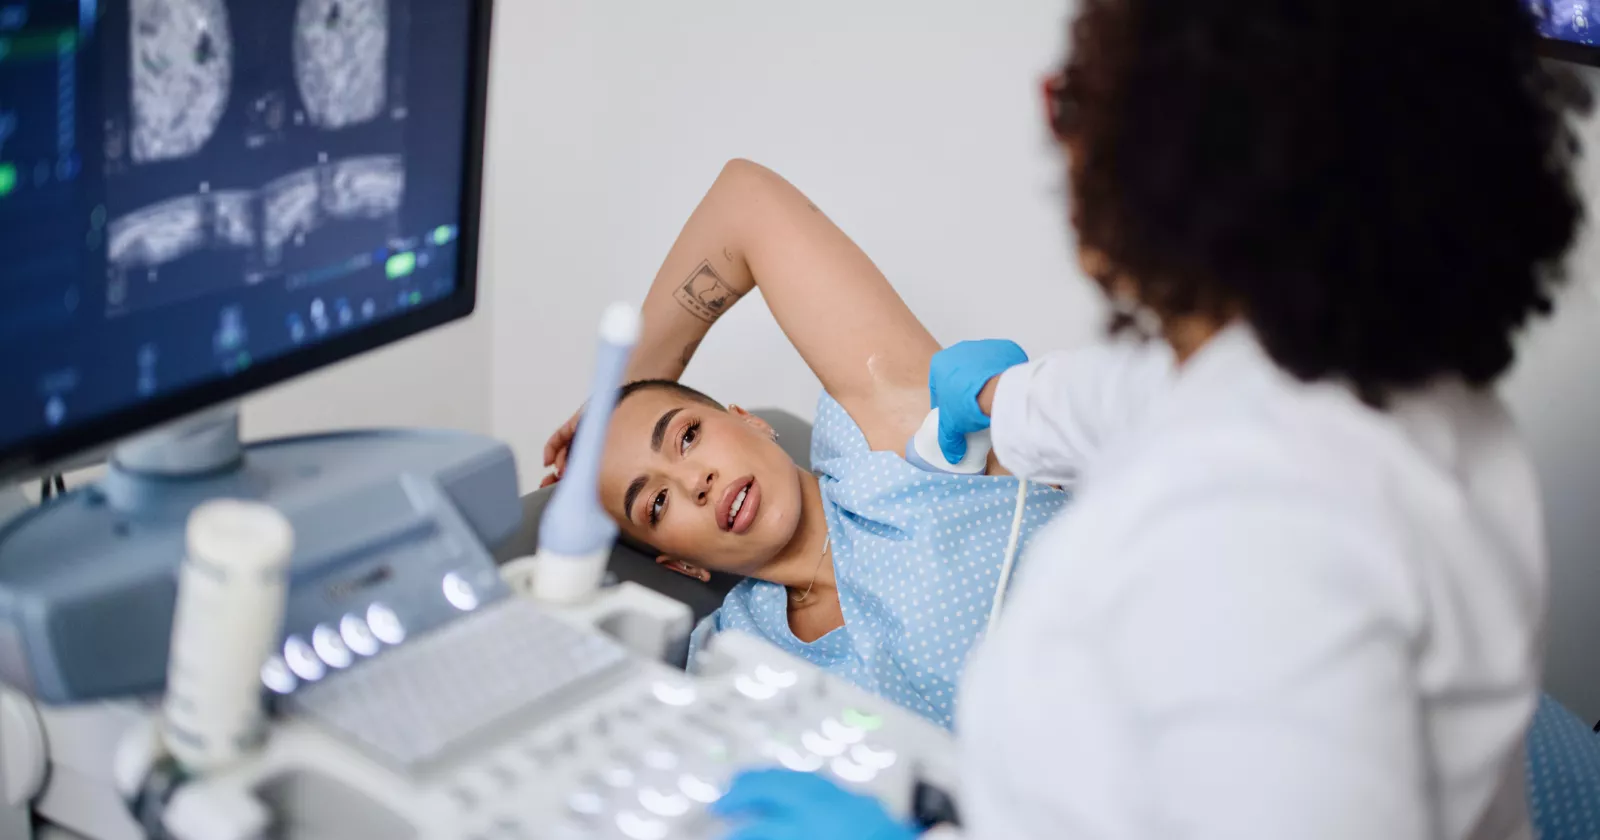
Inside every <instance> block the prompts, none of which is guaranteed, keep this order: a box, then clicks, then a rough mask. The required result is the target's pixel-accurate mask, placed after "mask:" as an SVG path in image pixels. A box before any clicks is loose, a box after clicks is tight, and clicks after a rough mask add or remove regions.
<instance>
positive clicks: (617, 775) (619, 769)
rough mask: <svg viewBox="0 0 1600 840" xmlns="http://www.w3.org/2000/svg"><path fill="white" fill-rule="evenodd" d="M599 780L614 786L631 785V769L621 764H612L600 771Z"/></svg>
mask: <svg viewBox="0 0 1600 840" xmlns="http://www.w3.org/2000/svg"><path fill="white" fill-rule="evenodd" d="M600 781H602V782H605V783H606V784H608V785H610V786H611V787H614V788H626V787H633V771H632V770H630V769H628V767H627V766H626V765H623V764H613V765H611V766H610V767H607V768H606V769H604V770H602V771H600Z"/></svg>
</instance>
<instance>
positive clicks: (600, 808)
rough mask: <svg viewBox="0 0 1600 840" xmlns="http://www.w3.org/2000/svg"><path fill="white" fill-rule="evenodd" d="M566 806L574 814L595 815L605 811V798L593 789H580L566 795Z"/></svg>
mask: <svg viewBox="0 0 1600 840" xmlns="http://www.w3.org/2000/svg"><path fill="white" fill-rule="evenodd" d="M567 807H568V808H571V809H572V812H573V813H575V814H582V815H584V816H586V817H596V816H599V815H600V814H603V813H605V810H606V799H605V797H603V796H601V795H600V794H599V793H597V792H595V791H592V790H588V789H582V790H578V791H574V792H573V794H572V795H571V796H569V797H567Z"/></svg>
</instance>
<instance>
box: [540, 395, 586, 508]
mask: <svg viewBox="0 0 1600 840" xmlns="http://www.w3.org/2000/svg"><path fill="white" fill-rule="evenodd" d="M582 416H583V409H581V408H580V409H578V410H577V411H576V412H574V413H573V415H572V419H570V420H568V421H567V422H565V423H562V424H561V428H559V429H556V433H555V434H553V435H551V436H550V439H549V440H548V441H546V442H545V444H544V465H545V466H546V467H553V468H555V471H554V472H552V473H550V474H549V475H547V476H545V477H544V480H543V481H541V482H539V486H540V487H541V488H544V487H549V486H550V485H552V484H555V483H556V482H557V481H560V480H561V476H562V474H563V473H565V472H566V470H567V452H568V451H570V450H571V449H572V436H573V435H575V434H577V433H578V418H579V417H582Z"/></svg>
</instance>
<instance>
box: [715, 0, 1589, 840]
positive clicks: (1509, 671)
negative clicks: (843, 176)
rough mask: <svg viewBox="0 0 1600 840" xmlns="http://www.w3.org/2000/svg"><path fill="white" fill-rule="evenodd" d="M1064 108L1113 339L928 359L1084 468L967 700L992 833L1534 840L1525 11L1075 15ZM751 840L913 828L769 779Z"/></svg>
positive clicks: (1561, 87) (1065, 462)
mask: <svg viewBox="0 0 1600 840" xmlns="http://www.w3.org/2000/svg"><path fill="white" fill-rule="evenodd" d="M1080 6H1081V8H1080V11H1079V13H1078V16H1077V19H1076V22H1075V24H1074V26H1073V29H1072V39H1071V41H1072V44H1071V55H1070V57H1069V58H1068V59H1067V61H1066V62H1065V66H1064V68H1063V69H1062V72H1061V73H1060V74H1058V75H1057V76H1055V77H1054V78H1052V80H1051V81H1050V82H1047V83H1046V85H1045V91H1046V102H1047V104H1048V107H1049V112H1050V119H1051V125H1052V127H1053V128H1054V129H1055V132H1056V135H1057V137H1058V138H1059V140H1060V143H1061V148H1062V152H1063V158H1064V161H1065V163H1066V169H1067V181H1068V183H1069V185H1070V196H1071V210H1070V216H1071V221H1072V225H1073V227H1074V228H1075V229H1076V233H1077V241H1078V244H1079V248H1080V252H1081V256H1082V262H1083V265H1084V268H1085V269H1086V271H1087V272H1088V273H1089V274H1090V275H1091V276H1092V277H1093V279H1094V280H1095V281H1096V282H1097V283H1098V285H1099V286H1100V287H1101V288H1102V289H1103V290H1104V291H1105V293H1106V295H1107V296H1108V297H1109V299H1110V300H1111V302H1112V304H1113V307H1112V308H1113V311H1114V312H1115V313H1116V319H1115V324H1114V326H1115V327H1116V331H1117V332H1118V333H1121V335H1120V336H1118V337H1117V338H1114V339H1113V340H1111V341H1109V342H1108V343H1106V344H1105V345H1104V346H1102V347H1098V348H1095V349H1092V350H1088V351H1080V352H1072V353H1064V354H1059V355H1053V356H1049V357H1045V358H1041V359H1039V360H1036V361H1033V362H1031V363H1023V364H1017V362H1018V361H1020V360H1021V358H1022V356H1021V353H1020V350H1019V349H1018V348H1016V347H1015V346H1013V345H1009V344H1007V343H1004V342H977V343H968V344H962V345H957V346H955V347H953V348H950V349H948V350H945V351H943V352H942V353H940V354H939V355H937V356H935V357H934V360H933V363H932V372H931V377H930V378H931V386H932V391H933V400H934V404H935V405H936V406H937V407H938V408H939V410H940V417H941V423H942V424H943V428H942V429H941V444H942V445H943V446H944V448H945V450H946V451H945V455H946V457H949V458H951V459H954V458H955V457H957V456H959V455H960V454H961V450H962V446H963V441H962V436H963V435H964V434H966V433H969V432H972V431H975V430H978V429H981V428H986V427H989V426H990V424H991V421H992V433H993V440H994V444H995V452H996V454H998V456H999V458H1000V461H1001V463H1002V464H1003V465H1004V466H1006V467H1007V468H1009V469H1010V470H1011V471H1013V472H1015V473H1017V474H1019V475H1023V476H1027V477H1030V478H1036V479H1040V480H1045V481H1071V482H1072V484H1073V486H1074V487H1075V488H1076V489H1077V498H1076V501H1075V503H1074V504H1073V505H1072V506H1071V507H1070V508H1069V509H1067V510H1066V511H1065V512H1064V513H1063V514H1061V516H1060V518H1059V519H1058V520H1057V521H1056V522H1055V523H1054V524H1053V525H1051V526H1049V528H1047V529H1046V530H1045V531H1044V532H1043V533H1042V534H1041V535H1040V536H1039V537H1038V538H1037V539H1036V540H1035V542H1034V545H1033V547H1032V549H1031V550H1030V551H1029V553H1028V560H1027V563H1026V565H1025V566H1024V567H1023V571H1022V573H1021V576H1020V577H1019V579H1018V581H1017V583H1016V586H1015V588H1014V589H1013V591H1012V596H1011V599H1010V602H1009V606H1008V607H1007V612H1006V614H1005V615H1004V617H1003V618H1002V620H1001V622H1000V625H999V627H998V629H997V630H996V632H995V633H994V634H993V635H992V636H991V637H990V638H988V639H987V640H986V641H985V642H984V644H983V646H982V648H981V649H980V650H979V651H978V653H977V654H976V656H975V658H974V660H973V662H972V664H971V665H970V667H969V668H968V670H967V673H966V675H965V678H964V680H963V688H962V694H961V698H960V702H959V704H958V709H957V732H958V734H959V736H960V738H961V741H962V748H963V750H964V755H963V761H962V767H963V769H964V782H965V784H964V786H963V790H962V791H961V793H962V802H961V804H962V810H963V813H964V816H965V823H966V825H965V827H964V828H963V829H962V831H963V832H964V834H965V835H966V836H968V837H973V838H978V840H1045V838H1049V840H1057V839H1058V838H1059V840H1082V839H1084V838H1146V839H1147V840H1183V839H1184V838H1208V840H1253V838H1259V839H1260V840H1288V838H1294V840H1319V839H1321V838H1325V839H1326V840H1335V839H1336V838H1337V840H1377V838H1407V839H1408V840H1410V839H1412V838H1414V839H1415V840H1423V839H1424V838H1427V840H1510V839H1511V838H1527V837H1531V836H1532V834H1531V828H1530V825H1529V813H1528V811H1529V809H1528V806H1527V800H1526V796H1525V792H1524V781H1523V779H1524V771H1523V759H1522V755H1521V745H1522V744H1523V736H1524V732H1525V730H1526V727H1527V725H1528V721H1529V719H1530V717H1531V716H1532V714H1533V712H1534V708H1535V704H1536V702H1537V698H1538V690H1539V683H1540V659H1541V653H1542V650H1541V636H1542V632H1543V627H1544V623H1545V602H1546V598H1545V587H1546V580H1547V575H1546V562H1547V561H1546V554H1545V544H1544V538H1543V523H1542V517H1541V511H1540V503H1539V499H1538V494H1537V489H1536V484H1535V480H1534V475H1533V471H1532V468H1531V466H1530V463H1529V460H1528V457H1527V456H1526V454H1525V452H1524V448H1523V445H1522V443H1521V441H1520V440H1519V439H1518V436H1517V433H1516V430H1515V428H1514V427H1513V424H1512V421H1511V418H1510V417H1509V416H1508V414H1507V411H1506V409H1505V407H1504V406H1503V405H1502V403H1501V402H1500V400H1499V399H1498V398H1497V397H1496V395H1495V393H1494V391H1493V386H1494V385H1495V383H1496V381H1497V380H1498V379H1499V378H1500V377H1501V376H1502V375H1503V374H1504V373H1505V372H1506V371H1507V370H1508V369H1509V368H1510V367H1511V366H1512V363H1513V361H1514V359H1515V347H1516V337H1517V333H1518V332H1519V331H1520V330H1521V329H1522V328H1523V327H1524V326H1525V325H1526V324H1527V323H1528V322H1529V321H1530V319H1532V318H1533V317H1535V316H1538V315H1542V314H1546V313H1548V312H1549V311H1550V310H1551V308H1552V305H1553V301H1554V300H1555V293H1556V290H1557V286H1558V284H1559V281H1560V279H1561V266H1562V261H1563V257H1564V255H1565V253H1566V252H1567V250H1568V248H1569V246H1570V245H1571V244H1572V242H1573V239H1574V235H1575V231H1576V230H1577V228H1578V226H1579V224H1580V222H1581V220H1582V216H1583V208H1582V205H1581V202H1580V199H1579V197H1578V195H1577V192H1576V188H1575V186H1574V183H1573V177H1572V171H1571V170H1572V164H1573V160H1574V158H1575V156H1576V154H1577V148H1576V141H1575V140H1574V136H1573V134H1572V132H1571V130H1570V128H1569V120H1570V119H1571V117H1572V116H1573V114H1574V113H1575V112H1576V111H1578V110H1581V109H1583V108H1586V107H1587V101H1586V96H1585V95H1584V94H1583V92H1582V91H1581V89H1579V88H1576V87H1575V86H1574V85H1572V84H1570V83H1569V82H1568V81H1566V80H1564V79H1563V78H1560V77H1559V76H1558V73H1557V71H1554V70H1552V69H1550V68H1549V67H1546V66H1543V65H1542V64H1541V63H1540V60H1539V59H1538V58H1537V56H1536V55H1535V34H1534V26H1533V23H1532V21H1531V20H1530V18H1529V16H1528V14H1527V12H1526V11H1525V9H1524V7H1523V6H1522V4H1521V3H1520V2H1519V0H1383V2H1358V1H1357V0H1081V3H1080ZM717 808H718V810H719V811H720V812H721V813H723V814H724V815H726V816H728V817H729V818H730V819H732V820H734V821H736V822H737V823H739V825H740V826H741V827H740V828H739V829H738V830H737V831H736V833H735V834H734V836H735V837H739V838H751V840H755V838H812V837H816V838H821V837H827V838H830V840H893V839H895V838H907V837H912V836H914V835H916V834H917V832H918V831H920V830H921V829H920V828H919V827H912V826H905V825H899V824H896V823H894V822H893V821H891V820H889V819H888V818H887V817H886V816H884V815H883V813H882V810H881V809H880V808H878V807H877V806H876V804H875V803H872V802H871V801H870V800H863V799H860V798H858V797H855V796H853V795H851V794H847V793H845V792H843V791H841V790H840V789H838V788H836V787H834V786H833V785H832V784H831V783H828V782H826V781H824V780H822V779H819V778H816V777H807V776H800V775H796V774H789V773H784V772H764V773H756V774H751V775H747V776H744V777H741V778H740V779H739V780H737V782H736V783H735V784H734V786H733V789H732V790H731V792H730V793H729V794H728V796H727V797H726V798H724V799H723V800H722V801H721V802H720V803H719V804H718V806H717Z"/></svg>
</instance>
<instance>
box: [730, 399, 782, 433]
mask: <svg viewBox="0 0 1600 840" xmlns="http://www.w3.org/2000/svg"><path fill="white" fill-rule="evenodd" d="M728 413H729V414H732V415H733V416H735V417H737V418H739V419H740V420H743V421H744V422H745V425H747V426H749V427H750V428H752V429H755V430H756V431H758V432H760V433H761V434H762V436H763V437H769V438H772V439H773V440H777V439H778V436H777V435H776V434H774V433H773V430H772V424H771V423H768V422H767V421H765V420H762V419H761V418H760V417H757V416H755V415H754V414H751V413H750V412H748V411H745V410H744V408H743V407H742V406H737V405H730V406H728Z"/></svg>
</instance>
